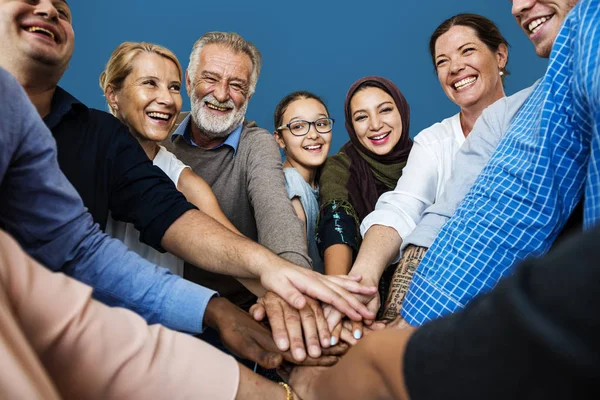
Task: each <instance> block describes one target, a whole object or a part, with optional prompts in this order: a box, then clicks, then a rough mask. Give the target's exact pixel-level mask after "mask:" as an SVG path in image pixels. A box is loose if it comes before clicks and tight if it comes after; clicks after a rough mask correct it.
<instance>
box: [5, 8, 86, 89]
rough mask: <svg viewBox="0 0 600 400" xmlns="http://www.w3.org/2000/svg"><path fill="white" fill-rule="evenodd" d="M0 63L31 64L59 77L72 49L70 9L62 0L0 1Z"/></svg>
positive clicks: (10, 66) (11, 65)
mask: <svg viewBox="0 0 600 400" xmlns="http://www.w3.org/2000/svg"><path fill="white" fill-rule="evenodd" d="M0 37H2V42H1V44H0V59H1V60H3V61H0V65H2V66H4V67H6V68H7V69H9V70H11V71H12V70H17V71H20V70H24V69H27V67H30V66H32V65H34V66H38V65H39V66H43V67H45V68H50V69H51V70H50V72H51V73H52V74H54V75H57V76H58V77H60V76H62V74H63V73H64V71H65V70H66V69H67V67H68V65H69V61H70V59H71V56H72V55H73V48H74V33H73V27H72V25H71V10H70V9H69V6H68V5H67V3H66V2H65V1H64V0H39V1H22V0H0Z"/></svg>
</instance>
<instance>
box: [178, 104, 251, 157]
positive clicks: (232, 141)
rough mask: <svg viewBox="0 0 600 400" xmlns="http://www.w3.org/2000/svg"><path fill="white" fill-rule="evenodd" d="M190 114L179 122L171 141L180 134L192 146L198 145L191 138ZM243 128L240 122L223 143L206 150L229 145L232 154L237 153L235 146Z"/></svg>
mask: <svg viewBox="0 0 600 400" xmlns="http://www.w3.org/2000/svg"><path fill="white" fill-rule="evenodd" d="M191 121H192V114H188V115H187V116H186V117H185V118H184V119H183V121H181V123H180V124H179V126H178V127H177V129H175V131H174V132H173V134H172V135H171V142H172V141H174V140H175V138H177V137H178V136H181V138H182V139H183V140H185V142H186V143H187V144H189V145H190V146H193V147H198V145H197V144H196V143H194V141H193V140H192V124H191ZM243 128H244V124H243V123H241V124H240V125H239V126H238V127H237V128H235V129H234V130H233V132H231V133H230V134H229V135H228V136H227V139H225V141H224V142H223V143H221V144H220V145H218V146H215V147H212V148H210V149H208V150H215V149H218V148H220V147H223V146H229V147H231V148H232V149H233V156H234V157H235V154H236V153H237V148H238V146H239V144H240V137H241V136H242V129H243Z"/></svg>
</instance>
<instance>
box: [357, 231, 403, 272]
mask: <svg viewBox="0 0 600 400" xmlns="http://www.w3.org/2000/svg"><path fill="white" fill-rule="evenodd" d="M401 245H402V238H401V237H400V235H398V232H397V231H396V230H395V229H394V228H391V227H389V226H384V225H373V226H372V227H371V228H370V229H369V230H368V231H367V233H366V235H365V238H364V240H363V242H362V244H361V246H360V251H359V252H358V256H357V257H356V261H355V262H354V265H353V266H352V270H351V272H350V274H351V275H360V276H362V277H363V279H364V280H366V281H368V282H375V283H377V282H379V279H380V278H381V275H382V274H383V271H384V270H385V268H386V267H387V266H388V265H390V264H391V263H392V262H393V261H394V260H395V259H396V258H397V257H398V252H399V251H400V246H401Z"/></svg>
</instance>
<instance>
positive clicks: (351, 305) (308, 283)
mask: <svg viewBox="0 0 600 400" xmlns="http://www.w3.org/2000/svg"><path fill="white" fill-rule="evenodd" d="M294 272H296V274H295V275H294V280H293V283H292V281H290V280H288V281H287V282H288V283H290V284H293V285H294V286H295V288H296V290H297V291H301V292H302V293H305V294H307V295H308V296H310V297H312V298H314V299H318V300H321V301H322V302H324V303H327V304H331V305H333V306H334V307H335V308H337V309H338V310H340V311H341V312H343V313H344V314H345V315H347V316H348V317H349V318H352V319H354V320H361V319H362V317H363V316H364V317H365V318H375V316H374V315H371V312H370V311H369V310H368V309H367V308H366V307H365V306H364V305H363V304H362V303H360V302H359V301H358V300H357V299H356V298H355V297H354V296H353V295H352V294H350V293H349V292H348V291H346V290H344V289H343V288H341V287H340V286H338V285H335V284H334V283H332V282H328V281H327V279H326V275H319V274H317V273H315V272H313V271H297V270H296V271H294ZM354 283H356V282H354ZM329 285H331V287H330V286H329ZM288 286H289V285H288ZM332 287H334V288H335V290H334V289H332ZM282 297H283V296H282ZM284 299H285V297H284ZM302 300H304V303H306V299H305V298H304V297H303V298H302ZM290 304H293V303H290ZM293 305H294V307H296V308H298V309H302V307H304V306H302V307H298V306H297V304H293Z"/></svg>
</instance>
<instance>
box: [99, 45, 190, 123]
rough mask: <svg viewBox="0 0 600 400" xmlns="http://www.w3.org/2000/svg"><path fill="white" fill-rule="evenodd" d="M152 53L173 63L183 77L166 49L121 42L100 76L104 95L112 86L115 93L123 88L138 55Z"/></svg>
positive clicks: (181, 71) (178, 65) (179, 67)
mask: <svg viewBox="0 0 600 400" xmlns="http://www.w3.org/2000/svg"><path fill="white" fill-rule="evenodd" d="M142 52H145V53H154V54H158V55H159V56H162V57H164V58H166V59H169V60H171V61H173V62H174V63H175V65H176V66H177V70H178V71H179V77H180V78H181V77H182V76H183V70H182V69H181V64H180V63H179V60H178V59H177V57H176V56H175V54H173V52H172V51H171V50H169V49H167V48H166V47H163V46H159V45H157V44H153V43H147V42H123V43H121V44H120V45H119V47H117V48H116V49H115V51H113V53H112V54H111V56H110V58H109V59H108V62H107V63H106V68H105V69H104V71H102V73H101V74H100V88H101V89H102V91H103V92H104V93H106V91H107V90H108V87H109V86H112V88H113V90H115V91H117V90H119V89H121V87H123V82H124V81H125V78H127V76H128V75H129V74H130V73H131V71H132V70H133V62H134V61H135V59H136V57H137V56H138V55H140V53H142ZM109 109H110V112H111V114H113V115H115V112H114V110H113V109H112V107H109Z"/></svg>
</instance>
